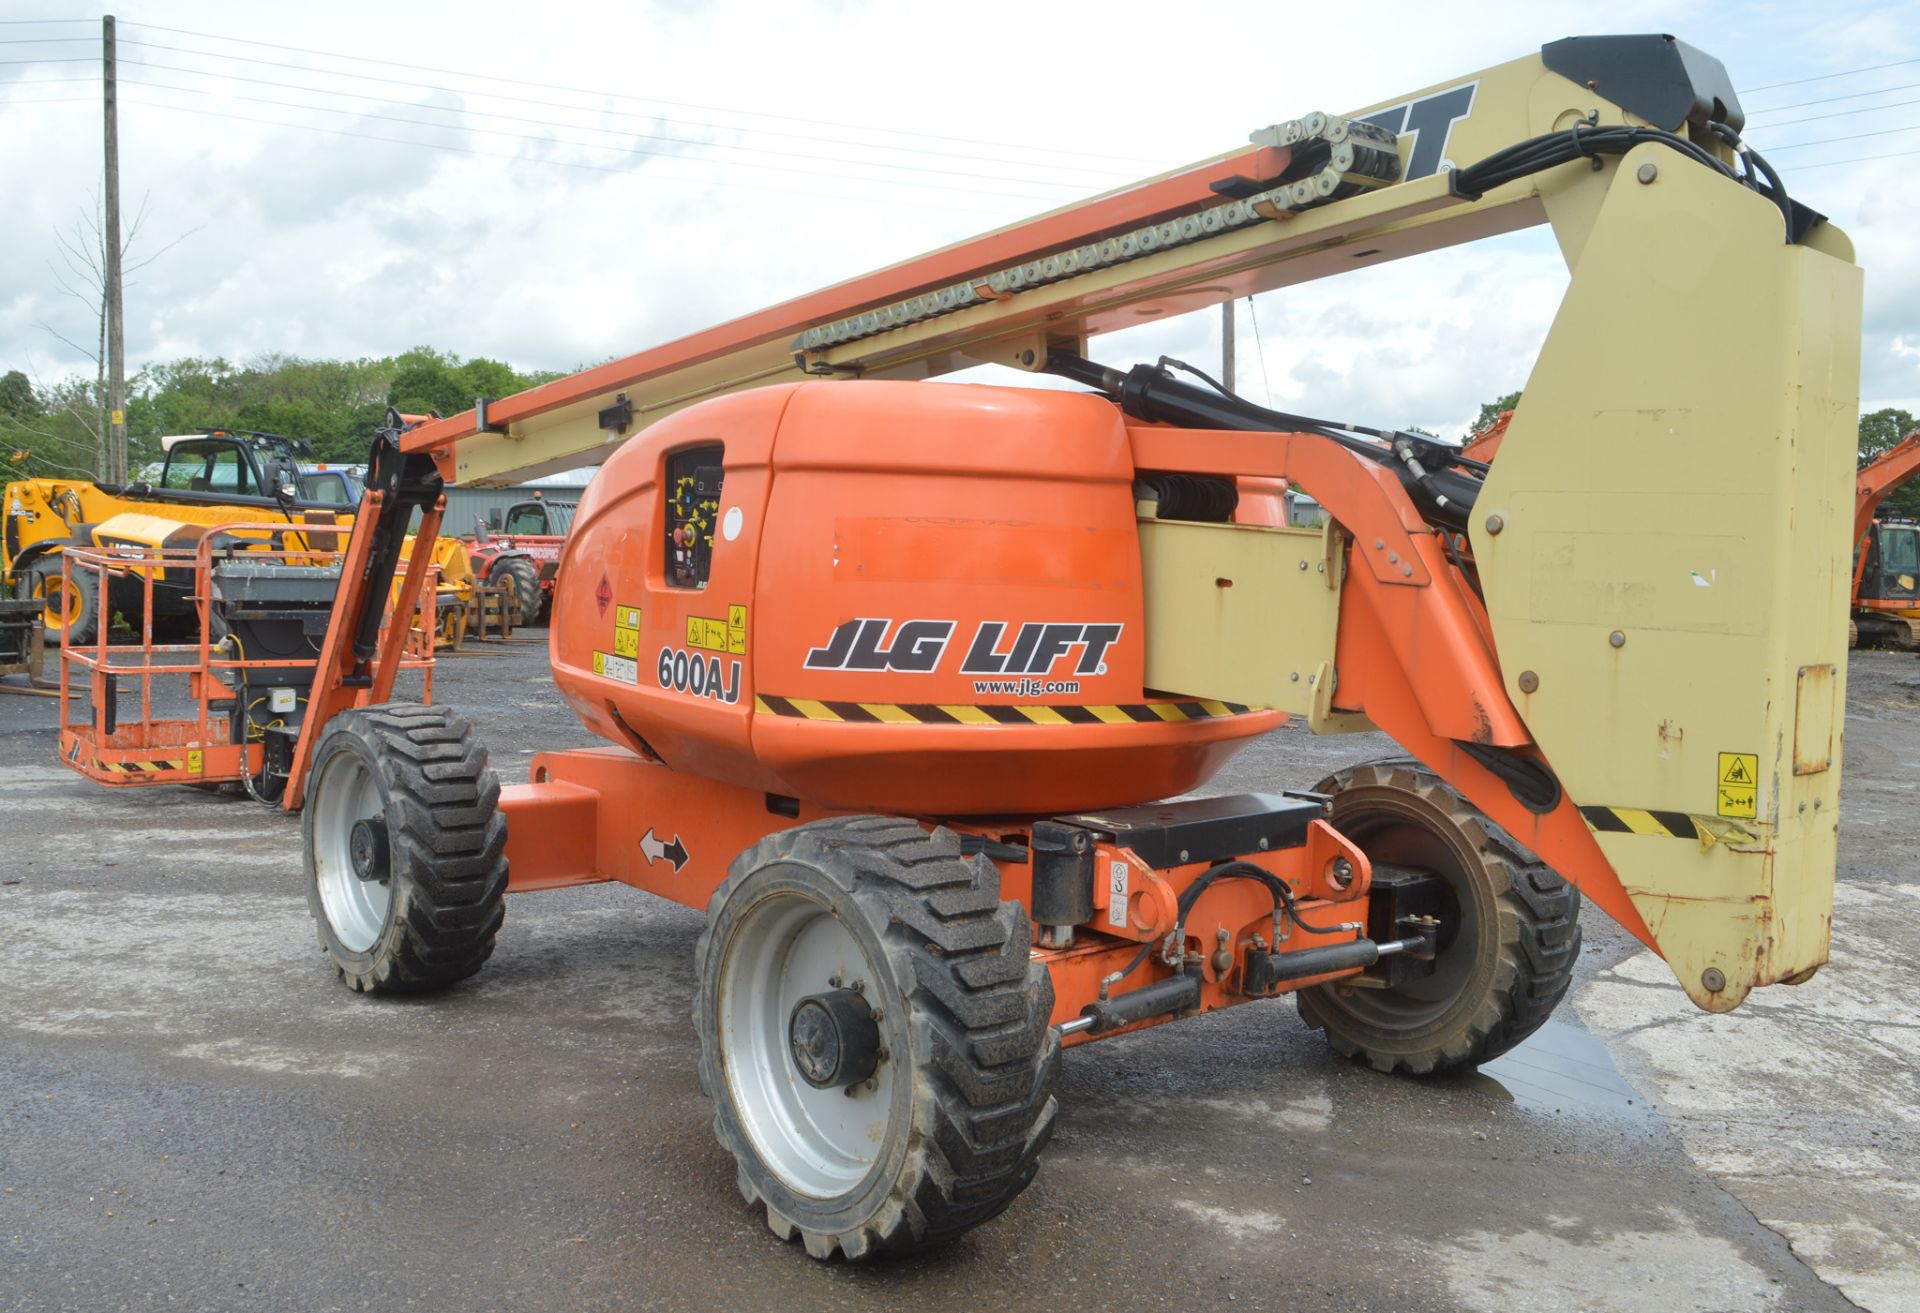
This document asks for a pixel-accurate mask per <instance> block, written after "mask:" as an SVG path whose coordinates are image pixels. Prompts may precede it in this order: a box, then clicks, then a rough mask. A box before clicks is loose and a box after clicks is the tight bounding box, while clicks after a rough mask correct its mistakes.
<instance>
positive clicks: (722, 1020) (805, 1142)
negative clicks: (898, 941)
mask: <svg viewBox="0 0 1920 1313" xmlns="http://www.w3.org/2000/svg"><path fill="white" fill-rule="evenodd" d="M725 951H726V959H725V961H724V962H723V963H722V965H721V969H720V998H719V1015H718V1017H717V1021H718V1029H719V1040H720V1058H721V1062H722V1064H723V1066H724V1068H725V1071H726V1081H727V1092H728V1094H729V1095H730V1096H731V1098H732V1101H733V1107H734V1110H735V1112H736V1113H737V1114H738V1115H739V1118H740V1124H741V1126H742V1127H743V1128H744V1129H745V1130H746V1133H747V1136H748V1138H749V1139H750V1140H751V1141H752V1142H753V1149H754V1152H755V1153H756V1154H757V1155H758V1156H759V1158H760V1161H761V1162H762V1163H764V1164H765V1165H766V1167H767V1168H768V1170H770V1171H771V1172H772V1173H773V1174H774V1175H775V1176H777V1177H778V1178H779V1179H780V1181H781V1183H782V1184H784V1185H785V1186H786V1187H787V1188H788V1189H790V1190H792V1191H794V1192H795V1193H796V1194H802V1195H806V1196H808V1197H809V1198H813V1199H833V1198H837V1197H839V1196H841V1195H845V1194H847V1193H848V1192H850V1191H852V1190H853V1189H854V1188H855V1187H856V1186H858V1185H859V1184H860V1183H861V1182H862V1181H863V1180H865V1179H866V1177H867V1174H868V1173H869V1172H870V1171H872V1169H873V1166H874V1163H875V1162H876V1161H877V1160H878V1159H879V1157H880V1155H881V1154H882V1153H883V1152H884V1151H885V1148H886V1144H887V1122H888V1118H889V1116H890V1110H891V1108H892V1106H893V1091H892V1089H891V1085H892V1077H893V1072H894V1068H895V1064H894V1063H892V1062H882V1063H881V1064H880V1070H879V1073H878V1076H877V1080H876V1082H875V1088H873V1089H868V1088H866V1086H865V1085H860V1086H856V1087H855V1088H854V1092H853V1093H852V1094H851V1095H849V1094H848V1093H847V1092H846V1091H845V1090H843V1089H824V1090H823V1089H817V1088H815V1087H814V1086H813V1085H811V1084H809V1083H808V1082H807V1080H806V1078H805V1077H803V1076H802V1075H801V1074H800V1070H799V1068H798V1067H797V1066H795V1064H794V1061H793V1052H792V1048H791V1046H790V1044H789V1042H788V1037H787V1026H788V1021H789V1019H790V1018H791V1017H792V1015H793V1010H794V1008H795V1006H796V1005H798V1004H799V1002H800V1000H801V999H803V998H806V997H807V996H808V995H810V994H823V993H826V992H828V991H829V990H832V989H834V988H836V986H835V985H834V984H832V983H829V982H831V981H835V980H837V981H838V982H839V984H840V985H844V986H846V987H849V988H850V987H852V985H853V984H854V982H856V981H861V982H864V983H865V986H866V990H867V998H868V1000H869V1002H871V1003H873V1004H876V1005H877V1004H878V1003H879V998H878V995H877V992H876V987H877V984H878V982H877V980H876V979H875V976H876V973H875V971H874V969H873V967H872V965H871V964H870V963H869V962H868V961H867V957H866V954H865V953H864V952H862V951H861V948H860V945H859V943H858V941H856V940H855V939H854V937H853V935H852V934H850V933H849V932H848V930H847V928H846V927H845V926H844V925H842V924H841V923H840V921H839V919H838V918H836V917H835V916H834V915H833V914H832V913H831V912H830V911H828V910H827V909H826V908H825V907H822V906H821V905H820V904H818V903H816V902H814V901H813V900H811V899H809V898H804V897H801V896H799V895H796V894H776V895H773V896H771V897H769V898H765V899H763V900H761V901H760V902H759V903H756V904H755V905H754V906H753V907H752V908H750V909H749V910H748V912H747V914H746V916H745V917H744V918H743V919H742V921H741V923H740V925H739V926H738V928H737V929H736V930H735V931H734V933H733V935H732V937H731V938H730V939H729V940H728V943H727V946H726V950H725Z"/></svg>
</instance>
